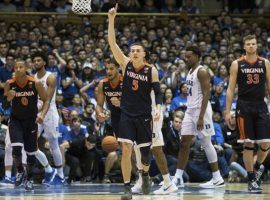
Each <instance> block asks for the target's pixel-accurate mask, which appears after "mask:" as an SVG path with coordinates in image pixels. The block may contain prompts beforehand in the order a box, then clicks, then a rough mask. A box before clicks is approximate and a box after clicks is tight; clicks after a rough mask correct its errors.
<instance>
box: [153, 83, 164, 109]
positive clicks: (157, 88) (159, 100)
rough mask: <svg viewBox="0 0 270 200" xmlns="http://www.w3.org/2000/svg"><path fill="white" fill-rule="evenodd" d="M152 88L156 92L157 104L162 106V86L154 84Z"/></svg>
mask: <svg viewBox="0 0 270 200" xmlns="http://www.w3.org/2000/svg"><path fill="white" fill-rule="evenodd" d="M152 87H153V90H154V92H155V100H156V104H157V105H158V104H160V105H162V93H161V91H160V84H159V82H154V83H152Z"/></svg>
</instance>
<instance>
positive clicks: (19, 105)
mask: <svg viewBox="0 0 270 200" xmlns="http://www.w3.org/2000/svg"><path fill="white" fill-rule="evenodd" d="M26 70H27V67H26V65H25V62H24V61H16V63H15V67H14V71H15V76H14V78H12V79H9V80H8V81H7V82H6V84H5V87H4V102H3V105H4V107H5V108H8V107H9V106H10V105H11V114H10V121H9V134H10V141H11V146H12V155H13V159H14V163H15V166H16V168H17V174H16V180H15V186H19V185H21V183H22V181H23V177H24V174H25V172H24V168H23V165H22V147H23V146H24V149H25V151H26V153H27V177H26V182H25V189H26V190H33V180H32V168H33V165H34V164H35V154H36V152H37V150H38V148H37V123H42V122H43V119H44V117H45V115H46V113H47V111H48V109H49V101H48V99H47V95H46V92H45V89H44V88H43V86H42V84H41V82H39V81H37V80H35V79H34V78H32V77H30V76H28V75H27V73H26ZM38 96H39V97H40V99H41V100H42V102H43V106H42V109H41V112H40V114H39V115H38V109H37V102H38Z"/></svg>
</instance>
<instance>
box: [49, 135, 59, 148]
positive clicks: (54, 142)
mask: <svg viewBox="0 0 270 200" xmlns="http://www.w3.org/2000/svg"><path fill="white" fill-rule="evenodd" d="M48 141H49V144H50V149H51V150H56V149H59V144H58V139H57V138H49V139H48Z"/></svg>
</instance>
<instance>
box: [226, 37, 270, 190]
mask: <svg viewBox="0 0 270 200" xmlns="http://www.w3.org/2000/svg"><path fill="white" fill-rule="evenodd" d="M243 42H244V49H245V51H246V55H245V56H243V57H241V58H239V59H237V60H235V61H233V63H232V65H231V69H230V80H229V87H228V90H227V98H226V115H225V120H226V123H227V124H231V115H230V110H231V105H232V99H233V95H234V89H235V86H236V84H238V100H237V105H236V121H237V131H238V133H239V140H238V141H239V142H242V143H244V152H243V160H244V164H245V168H246V170H247V172H248V180H249V181H248V191H249V192H253V193H260V192H262V189H261V188H260V182H261V175H262V173H263V171H264V166H263V165H262V163H263V162H264V160H265V158H266V156H267V154H268V151H269V147H270V135H269V113H268V109H267V106H266V104H265V102H264V97H265V84H266V83H267V85H268V88H270V80H269V77H270V64H269V61H268V60H267V59H264V58H261V57H258V55H257V40H256V37H255V36H254V35H247V36H246V37H244V39H243ZM254 143H258V144H259V149H258V151H257V161H256V163H255V166H253V157H254V156H253V154H254ZM254 170H255V171H254Z"/></svg>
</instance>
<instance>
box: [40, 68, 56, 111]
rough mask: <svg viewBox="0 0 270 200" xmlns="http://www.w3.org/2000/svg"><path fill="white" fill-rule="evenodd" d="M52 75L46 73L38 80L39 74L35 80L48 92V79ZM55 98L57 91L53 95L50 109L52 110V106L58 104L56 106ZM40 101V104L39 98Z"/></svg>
mask: <svg viewBox="0 0 270 200" xmlns="http://www.w3.org/2000/svg"><path fill="white" fill-rule="evenodd" d="M50 74H52V73H51V72H47V71H46V73H45V75H44V76H43V77H42V78H38V76H37V74H35V78H36V79H37V80H39V81H40V82H41V84H42V85H43V87H44V88H45V90H46V91H47V89H48V85H47V78H48V76H49V75H50ZM55 96H56V90H55V91H54V94H53V96H52V99H51V102H50V107H49V109H50V108H51V107H52V106H56V104H55ZM38 101H39V103H40V101H41V99H40V98H39V99H38Z"/></svg>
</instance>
